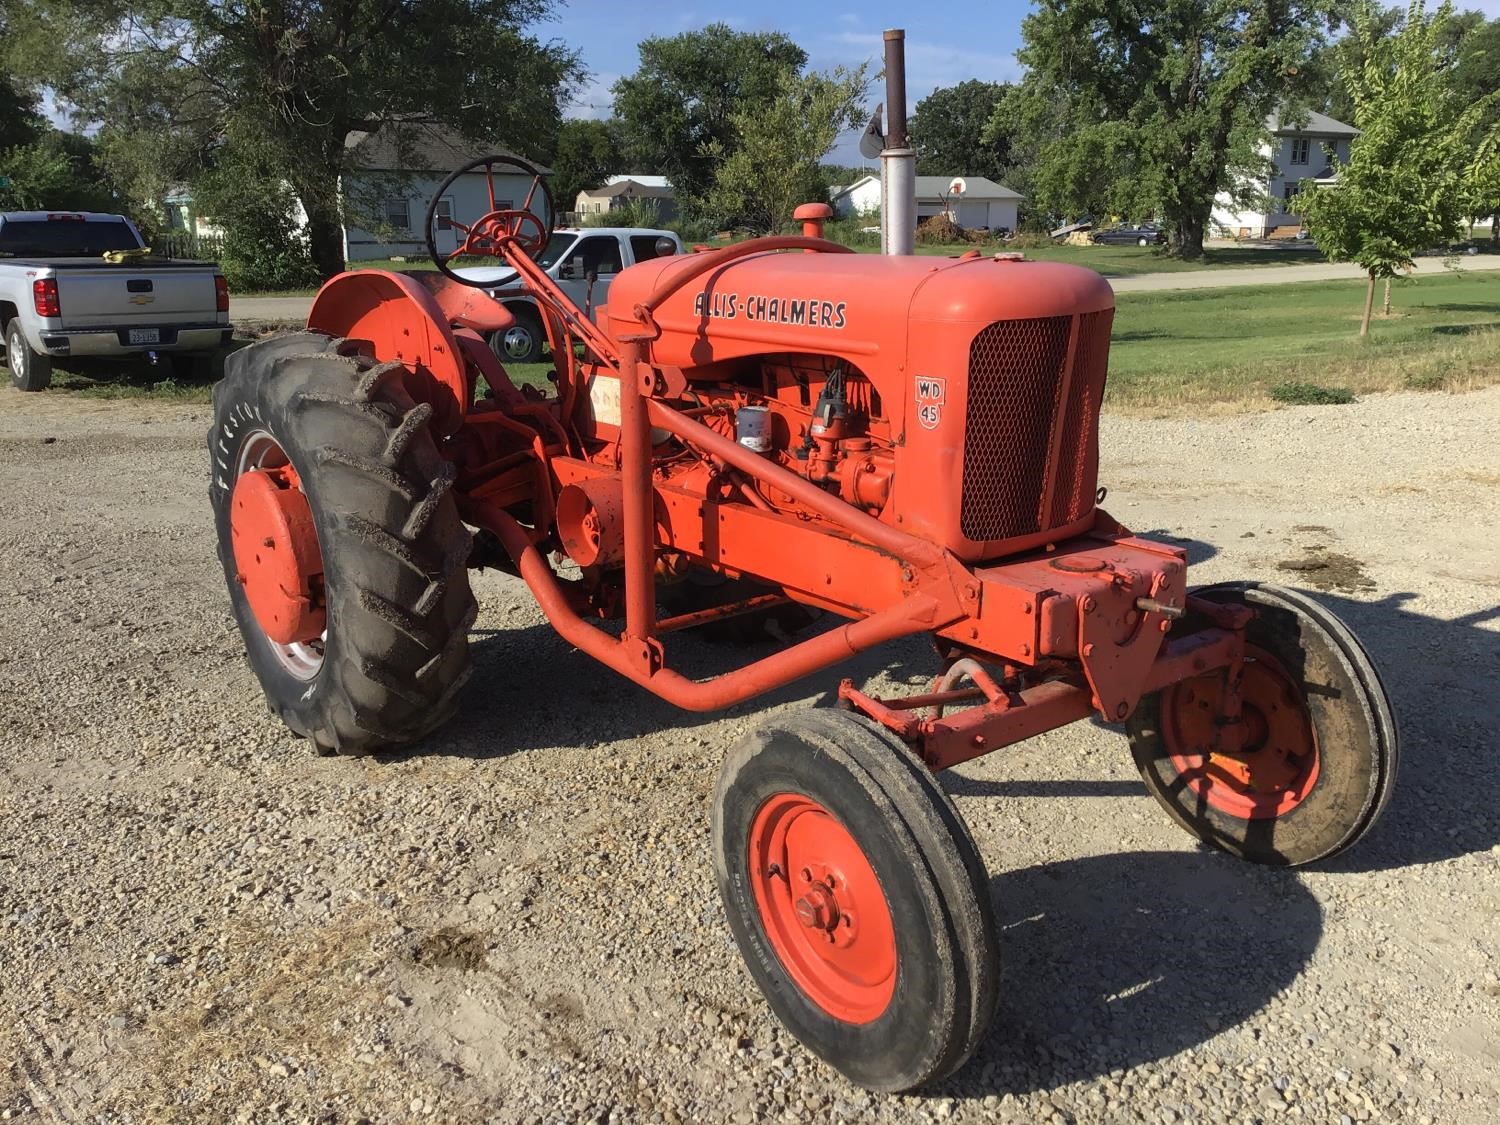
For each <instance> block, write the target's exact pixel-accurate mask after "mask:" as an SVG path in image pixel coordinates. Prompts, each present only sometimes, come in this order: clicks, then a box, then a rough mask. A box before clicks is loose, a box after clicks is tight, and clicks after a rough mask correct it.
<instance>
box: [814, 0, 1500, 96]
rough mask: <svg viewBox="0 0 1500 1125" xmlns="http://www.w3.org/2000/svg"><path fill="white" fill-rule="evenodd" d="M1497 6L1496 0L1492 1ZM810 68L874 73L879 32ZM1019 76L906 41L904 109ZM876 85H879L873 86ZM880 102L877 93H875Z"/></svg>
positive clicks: (830, 42) (842, 35)
mask: <svg viewBox="0 0 1500 1125" xmlns="http://www.w3.org/2000/svg"><path fill="white" fill-rule="evenodd" d="M1492 2H1494V3H1497V4H1500V0H1492ZM815 53H816V55H817V56H820V57H818V58H815V59H814V60H813V61H814V65H819V64H820V63H821V62H822V60H823V59H825V58H826V59H828V60H830V61H832V62H835V63H844V64H845V65H848V64H850V63H854V64H858V63H860V62H863V61H864V60H866V59H868V60H870V62H871V69H872V72H873V73H878V72H879V70H880V67H881V65H882V62H883V60H884V56H885V42H884V39H883V38H882V36H881V34H880V32H872V31H855V30H845V31H836V32H833V33H831V34H828V35H824V36H822V37H821V43H820V45H819V47H818V48H817V49H816V52H815ZM1020 76H1021V64H1020V63H1018V62H1017V61H1016V58H1015V56H1014V55H1013V54H1010V53H1006V52H999V51H977V50H974V49H972V48H969V47H958V46H954V45H951V44H946V43H933V42H930V41H927V40H922V39H910V38H909V39H907V41H906V94H907V100H908V102H909V103H910V104H909V105H908V107H907V108H908V109H912V108H915V106H916V103H917V102H918V101H920V100H921V99H922V98H925V97H926V96H927V95H928V94H930V93H932V91H933V90H934V89H936V88H937V87H939V86H953V85H956V84H957V83H959V82H964V81H967V80H968V79H971V78H977V79H979V80H980V81H981V82H1012V81H1015V80H1016V79H1017V78H1019V77H1020ZM877 86H879V83H877ZM875 100H877V101H878V100H880V91H878V90H877V91H876V92H875Z"/></svg>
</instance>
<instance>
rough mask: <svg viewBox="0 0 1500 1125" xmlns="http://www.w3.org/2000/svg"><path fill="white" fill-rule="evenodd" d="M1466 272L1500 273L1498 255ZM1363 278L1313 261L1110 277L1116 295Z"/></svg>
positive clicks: (1466, 261)
mask: <svg viewBox="0 0 1500 1125" xmlns="http://www.w3.org/2000/svg"><path fill="white" fill-rule="evenodd" d="M1461 262H1462V268H1463V269H1464V270H1465V271H1468V270H1500V255H1494V254H1484V255H1478V256H1476V257H1473V258H1467V257H1466V258H1463V259H1461ZM1443 272H1444V266H1443V259H1442V258H1423V259H1422V260H1421V261H1420V262H1418V263H1417V273H1418V275H1420V276H1423V277H1432V276H1434V275H1438V274H1442V273H1443ZM1364 276H1365V274H1364V271H1363V270H1361V269H1360V268H1359V267H1358V266H1353V265H1348V264H1344V265H1330V264H1329V263H1327V262H1317V263H1314V264H1312V265H1307V266H1256V267H1253V268H1250V269H1221V270H1189V271H1188V272H1186V273H1148V274H1144V275H1142V276H1141V277H1121V278H1110V284H1111V285H1113V286H1114V288H1115V292H1116V293H1149V292H1153V291H1156V290H1160V289H1226V288H1232V287H1234V286H1236V285H1285V284H1286V283H1287V282H1291V281H1342V280H1350V281H1355V280H1359V279H1361V278H1363V277H1364Z"/></svg>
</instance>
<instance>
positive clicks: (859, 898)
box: [748, 793, 897, 1024]
mask: <svg viewBox="0 0 1500 1125" xmlns="http://www.w3.org/2000/svg"><path fill="white" fill-rule="evenodd" d="M748 859H749V865H750V873H749V874H750V883H751V886H752V888H753V890H754V892H755V903H756V907H757V909H758V910H759V911H760V920H761V923H762V926H763V927H764V930H765V933H766V937H767V939H768V940H769V941H770V944H771V947H772V949H773V950H774V951H775V953H776V957H777V959H778V960H779V961H780V962H781V966H782V968H783V969H785V970H786V972H787V974H788V975H789V976H790V977H791V978H792V980H793V982H795V983H796V985H797V987H798V988H799V989H801V991H802V994H803V995H804V996H805V997H806V998H807V1000H808V1001H809V1002H810V1003H812V1004H813V1005H814V1006H815V1007H817V1008H818V1009H820V1010H821V1011H823V1012H824V1013H825V1014H827V1015H829V1016H832V1017H833V1018H834V1019H838V1020H842V1021H844V1022H845V1023H851V1024H867V1023H872V1022H873V1021H875V1020H876V1019H878V1018H880V1016H881V1015H882V1014H883V1013H884V1012H885V1010H886V1009H887V1008H888V1007H890V1003H891V998H892V996H893V995H894V994H895V991H896V963H897V962H896V936H895V925H894V923H893V922H892V920H891V910H890V905H889V904H888V903H887V901H886V898H885V892H884V891H883V890H882V889H881V886H880V880H879V878H878V877H877V876H876V874H875V870H874V868H873V867H871V866H870V861H869V860H868V859H867V858H866V856H865V853H864V851H863V849H861V848H860V846H859V844H858V843H857V842H856V841H855V839H854V837H853V835H851V834H850V832H849V830H848V829H847V828H846V827H844V825H843V824H842V823H841V822H840V821H839V820H838V818H837V817H835V816H834V815H833V814H832V813H831V812H829V811H828V809H826V808H824V807H823V806H822V805H820V804H819V803H818V802H817V801H814V800H812V799H811V798H810V797H806V796H803V795H802V794H799V793H778V794H775V795H774V796H772V797H770V798H768V799H767V800H766V802H765V803H764V804H763V805H761V807H760V809H759V810H758V811H757V812H756V814H755V818H754V821H753V822H752V824H751V826H750V847H749V857H748Z"/></svg>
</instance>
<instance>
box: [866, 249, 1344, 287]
mask: <svg viewBox="0 0 1500 1125" xmlns="http://www.w3.org/2000/svg"><path fill="white" fill-rule="evenodd" d="M855 249H857V250H859V251H860V252H861V253H872V254H873V253H879V251H880V247H879V246H878V245H875V246H856V247H855ZM916 249H917V253H918V254H934V255H945V256H950V257H951V256H953V255H957V254H962V253H964V252H965V251H968V250H978V251H979V252H980V253H981V254H986V255H988V254H1008V253H1017V254H1024V255H1025V256H1026V257H1027V258H1030V259H1033V260H1035V261H1042V262H1065V263H1067V264H1068V265H1074V266H1084V267H1086V268H1088V269H1091V270H1097V271H1098V272H1099V273H1102V274H1103V275H1104V276H1105V277H1116V278H1124V277H1139V276H1141V275H1143V274H1148V273H1192V272H1196V271H1198V270H1221V269H1249V268H1253V267H1256V266H1307V265H1317V264H1318V263H1320V262H1322V261H1323V260H1324V259H1323V255H1322V254H1320V253H1318V252H1317V251H1316V250H1261V249H1257V248H1250V247H1238V246H1234V247H1225V248H1223V249H1214V250H1206V251H1204V254H1203V257H1202V258H1199V259H1196V260H1194V261H1183V260H1182V259H1180V258H1169V257H1168V256H1167V255H1166V254H1165V253H1164V252H1163V251H1162V250H1161V249H1160V248H1159V247H1152V246H1067V245H1057V244H1051V245H1046V246H1027V247H1025V248H1024V249H1016V250H1014V251H1012V250H1011V249H1010V247H1008V246H1006V245H1005V243H1003V242H986V243H982V244H980V245H974V246H963V245H957V246H918V247H917V248H916Z"/></svg>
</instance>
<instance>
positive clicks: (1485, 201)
mask: <svg viewBox="0 0 1500 1125" xmlns="http://www.w3.org/2000/svg"><path fill="white" fill-rule="evenodd" d="M1469 15H1470V16H1472V15H1474V13H1472V12H1471V13H1469ZM1452 84H1453V89H1454V92H1455V93H1456V94H1457V95H1458V97H1459V100H1460V101H1465V102H1469V103H1471V104H1476V105H1477V104H1481V103H1483V105H1484V106H1486V107H1487V108H1486V109H1485V110H1484V111H1483V119H1482V121H1481V123H1480V126H1479V129H1480V135H1481V137H1482V136H1484V135H1486V134H1489V135H1492V134H1493V133H1494V131H1495V130H1496V129H1500V103H1497V102H1496V100H1495V95H1496V92H1497V91H1500V19H1494V20H1490V21H1488V22H1486V23H1479V24H1477V25H1476V24H1471V25H1470V27H1469V30H1468V34H1466V35H1465V36H1464V37H1463V39H1462V41H1461V42H1460V44H1459V50H1458V57H1457V59H1456V60H1455V62H1454V66H1453V73H1452ZM1475 187H1476V192H1477V194H1478V195H1479V199H1478V201H1477V203H1476V207H1475V214H1476V215H1488V216H1489V217H1490V241H1491V242H1500V188H1491V187H1489V186H1487V185H1486V184H1485V183H1484V182H1483V180H1482V179H1480V180H1478V181H1476V185H1475Z"/></svg>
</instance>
